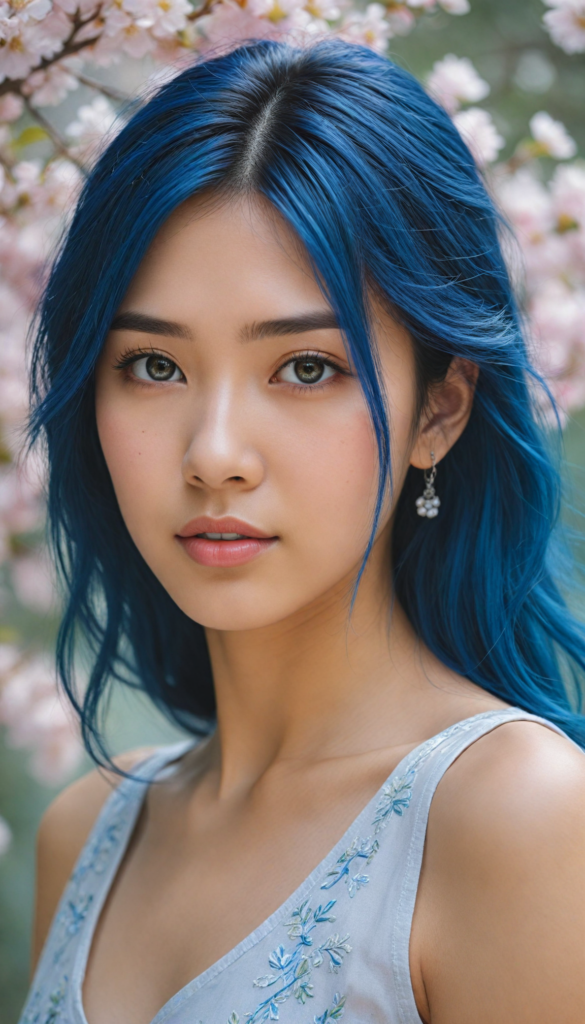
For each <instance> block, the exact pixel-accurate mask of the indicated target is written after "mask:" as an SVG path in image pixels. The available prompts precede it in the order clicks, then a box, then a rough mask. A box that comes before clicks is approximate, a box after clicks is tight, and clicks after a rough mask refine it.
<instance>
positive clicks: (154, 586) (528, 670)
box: [31, 41, 585, 760]
mask: <svg viewBox="0 0 585 1024" xmlns="http://www.w3.org/2000/svg"><path fill="white" fill-rule="evenodd" d="M204 190H206V191H207V192H209V190H212V191H214V192H215V193H216V194H217V195H218V196H222V195H225V196H226V197H230V196H233V195H238V194H250V193H254V194H259V195H261V196H263V197H265V199H266V200H268V202H269V203H271V204H272V206H273V207H274V208H275V209H276V210H277V211H278V212H279V213H280V214H281V215H282V217H284V218H285V220H286V221H287V222H288V224H289V225H291V227H292V228H293V229H294V231H295V232H296V234H297V236H298V238H299V239H300V240H301V242H302V244H303V246H304V247H305V250H306V252H307V254H308V257H309V259H310V261H311V265H312V266H313V268H314V271H315V274H316V276H317V279H318V280H319V282H320V284H321V286H322V288H323V290H324V293H325V295H326V297H327V299H328V301H329V302H330V304H331V306H332V308H333V309H334V311H335V313H336V315H337V317H338V321H339V323H340V325H342V329H343V336H344V342H345V344H346V346H347V349H348V352H349V354H350V357H351V360H352V362H353V364H354V366H355V368H356V370H357V373H358V375H359V379H360V382H361V386H362V388H363V393H364V396H365V400H366V402H367V405H368V408H369V411H370V415H371V419H372V423H373V426H374V429H375V434H376V438H377V446H378V454H379V487H378V499H377V505H376V510H375V514H374V518H373V523H372V534H371V537H370V541H369V544H368V548H367V550H366V552H365V553H364V560H365V559H366V558H367V556H368V554H369V551H370V548H371V544H372V541H373V537H374V534H375V531H376V527H377V523H378V520H379V515H380V510H381V503H382V501H383V498H384V494H385V492H386V488H387V487H388V486H389V483H390V481H391V459H390V441H389V438H390V423H389V416H390V415H391V410H390V412H389V411H388V410H387V406H386V401H385V395H384V389H383V384H382V380H381V376H380V371H379V360H378V357H377V353H376V350H375V346H374V345H373V343H372V337H371V329H370V322H369V316H368V294H371V289H374V290H375V291H376V293H377V295H378V296H380V297H381V298H382V299H383V300H384V301H385V302H386V303H387V306H388V308H389V310H391V311H392V312H393V315H394V316H395V317H396V318H397V319H398V320H399V321H400V322H401V323H402V324H403V325H404V326H405V327H406V328H407V330H408V331H409V334H410V337H411V339H412V344H413V346H414V351H415V357H416V367H417V374H418V385H419V393H420V404H421V407H422V405H423V403H424V399H425V395H426V394H427V393H428V390H429V387H431V386H432V385H433V384H434V383H436V382H438V381H440V380H442V379H443V378H444V376H445V374H446V372H447V369H448V366H449V363H450V360H451V359H452V357H453V356H461V357H464V358H465V359H468V360H472V361H473V362H474V363H476V364H477V365H478V367H479V378H478V382H477V389H476V393H475V399H474V404H473V410H472V413H471V418H470V420H469V423H468V425H467V427H466V429H465V431H464V432H463V434H462V436H461V438H460V439H459V441H458V442H457V443H456V444H455V445H454V446H453V448H452V449H451V451H449V453H448V454H447V455H446V456H445V458H444V460H443V461H442V463H441V476H440V483H441V501H442V507H441V515H440V516H439V517H438V518H436V519H434V520H427V519H421V517H419V516H417V515H416V514H415V509H414V500H415V498H416V496H417V495H418V494H419V493H420V489H421V483H422V474H421V472H420V471H418V470H416V469H414V468H412V467H411V468H410V469H409V471H408V475H407V479H406V483H405V485H404V488H403V490H402V493H401V494H400V496H399V497H398V503H397V510H396V517H395V526H394V531H393V557H392V567H390V565H389V567H388V572H389V583H390V573H391V572H392V574H393V580H392V583H393V588H394V593H395V595H396V597H397V598H398V600H399V601H400V603H401V605H402V607H403V608H404V610H405V612H406V614H407V616H408V618H409V620H410V622H411V623H412V625H413V627H414V629H415V631H416V633H417V635H418V636H419V637H420V639H421V640H422V641H423V642H424V643H425V644H426V645H427V646H428V647H429V648H430V650H431V651H433V652H434V654H436V655H437V656H438V657H439V658H440V659H441V661H442V662H444V663H445V664H446V665H448V666H449V667H450V668H452V669H454V670H455V671H456V672H459V673H461V674H462V675H463V676H466V677H467V678H469V679H471V680H473V682H475V683H477V684H479V686H481V687H483V688H484V689H485V690H487V691H489V692H490V693H492V694H494V695H495V696H497V697H499V698H502V699H504V700H505V701H508V702H510V703H512V704H514V705H517V706H519V707H522V708H524V709H525V710H527V711H530V712H533V713H535V714H539V715H543V716H545V717H547V718H549V719H550V720H551V721H553V722H555V723H557V724H558V725H559V726H561V728H563V729H564V730H565V731H566V732H567V733H568V735H569V736H571V737H573V738H574V739H575V740H576V741H577V742H580V743H581V744H583V745H585V718H584V717H583V716H582V715H581V714H580V713H579V699H580V698H579V694H580V692H581V690H580V680H581V678H582V675H583V670H584V669H585V658H584V652H585V646H584V631H583V629H582V627H581V625H580V624H579V623H578V622H576V621H575V619H573V618H572V617H571V615H570V614H569V612H568V610H567V607H566V605H565V603H564V600H563V598H562V596H561V594H560V592H559V589H558V587H557V584H556V582H555V576H554V570H555V569H557V568H558V564H559V563H558V556H557V555H556V554H555V551H554V549H553V547H552V538H553V536H554V528H555V524H556V521H557V518H558V513H559V502H560V484H559V476H558V472H557V468H556V466H555V461H554V460H553V458H552V457H551V454H550V443H549V439H548V438H547V435H546V432H545V431H544V430H543V428H542V427H541V426H540V425H539V419H538V416H537V414H536V410H535V399H534V385H535V382H538V377H537V375H536V374H535V372H534V371H533V369H532V368H531V365H530V361H529V358H528V355H527V350H526V346H525V343H524V340H523V336H522V323H521V317H520V314H519V311H518V309H517V305H516V302H515V299H514V295H513V291H512V288H511V285H510V280H509V276H508V272H507V269H506V266H505V263H504V260H503V258H502V252H501V248H500V244H499V237H498V236H499V234H500V233H501V230H505V227H503V226H502V223H501V219H500V218H499V216H498V214H497V212H496V210H495V209H494V206H493V204H492V201H491V199H490V197H489V195H488V192H487V191H486V188H485V185H484V183H483V181H482V178H481V175H480V174H479V173H478V171H477V168H476V166H475V164H474V161H473V158H472V156H471V154H470V152H469V150H468V148H467V147H466V145H465V144H464V142H463V141H462V140H461V138H460V136H459V134H458V132H457V131H456V129H455V128H454V126H453V124H452V122H451V120H450V119H449V117H448V116H447V114H446V113H445V111H444V110H442V109H441V108H440V107H439V106H438V105H437V104H436V103H435V102H433V100H432V99H431V98H430V97H429V96H428V95H427V94H426V93H425V92H424V90H423V89H422V88H421V86H420V85H419V84H418V83H417V82H416V80H415V79H414V78H413V77H412V76H411V75H409V74H408V73H406V72H405V71H404V70H402V69H400V68H399V67H397V66H396V65H395V64H393V63H392V62H390V61H388V60H386V59H385V58H383V57H380V56H378V55H376V54H374V53H372V52H371V51H369V50H368V49H366V48H363V47H359V46H354V45H350V44H346V43H342V42H340V41H327V42H323V43H318V44H316V45H313V46H312V47H310V48H297V47H293V46H290V45H287V44H284V43H280V42H279V43H277V42H266V41H262V42H253V43H249V44H246V45H243V46H241V47H239V48H237V49H235V50H233V51H232V52H230V53H228V54H224V55H221V56H218V57H215V58H213V59H208V60H204V61H198V62H196V63H194V64H193V65H192V66H190V67H189V68H188V69H187V70H184V71H183V72H182V73H180V74H178V75H177V77H175V78H174V79H172V80H171V81H169V82H168V83H167V84H165V85H164V86H163V87H162V88H161V89H160V90H159V91H158V92H157V93H156V95H155V96H154V97H153V98H151V99H150V100H149V101H148V102H147V103H145V104H144V105H143V106H142V107H141V108H138V109H136V110H135V111H134V112H133V114H132V116H131V117H130V119H129V120H128V121H127V123H125V125H124V127H123V128H122V130H121V131H120V132H119V134H118V135H117V137H116V138H115V139H114V140H113V141H112V142H111V143H110V145H109V146H108V148H107V149H106V150H105V151H104V153H103V155H102V156H101V157H100V159H99V161H98V162H97V164H96V166H95V167H94V169H93V170H92V172H91V174H90V175H89V177H88V179H87V182H86V183H85V186H84V188H83V191H82V194H81V197H80V199H79V202H78V205H77V207H76V210H75V213H74V216H73V219H72V222H71V224H70V227H69V229H68V232H67V234H66V236H65V238H64V240H63V242H62V245H61V247H60V250H59V252H58V254H57V257H56V259H55V261H54V264H53V267H52V271H51V274H50V279H49V282H48V286H47V288H46V292H45V294H44V297H43V300H42V303H41V307H40V311H39V320H38V331H37V334H36V341H35V346H34V354H33V364H32V392H33V412H32V420H31V432H32V437H33V438H38V437H39V435H42V436H43V437H44V439H45V442H46V450H47V453H48V462H49V470H50V475H49V495H48V497H49V525H50V535H51V539H52V543H53V545H54V550H55V553H56V557H57V562H58V566H59V569H60V572H61V575H62V578H63V582H64V587H65V598H66V600H65V607H64V614H63V618H62V624H61V627H60V632H59V637H58V643H57V662H58V669H59V673H60V678H61V680H62V683H63V686H64V688H65V690H66V692H67V694H68V696H69V698H70V699H71V701H72V702H73V704H74V706H75V708H76V709H77V711H78V712H79V714H80V716H81V721H82V727H83V735H84V740H85V743H86V746H87V748H88V750H89V751H90V753H91V754H92V756H94V758H96V759H97V760H104V759H106V760H107V759H108V755H107V750H106V747H105V744H104V739H103V731H102V727H101V720H102V716H101V714H100V710H101V708H102V707H103V704H104V700H103V698H104V696H105V694H106V692H107V689H108V685H109V683H110V682H111V681H112V680H114V679H118V680H121V681H123V682H124V683H126V684H127V685H130V686H135V687H138V688H140V689H142V690H144V691H145V692H146V693H147V694H148V695H149V697H150V698H151V699H152V700H153V701H154V702H155V703H156V704H157V705H158V706H159V707H160V708H162V709H163V710H164V711H165V712H166V713H167V714H168V715H170V717H171V718H172V719H173V720H174V721H175V722H177V723H179V724H180V725H181V726H182V727H184V728H186V729H187V730H189V731H190V732H192V733H201V732H204V731H205V730H208V729H209V728H210V726H211V724H212V723H213V720H214V713H215V699H214V689H213V678H212V673H211V666H210V662H209V656H208V652H207V645H206V640H205V633H204V629H203V627H202V626H201V625H199V624H198V623H196V622H193V621H192V620H191V619H190V618H188V617H187V616H186V615H185V614H184V613H183V612H182V611H181V610H180V609H179V608H178V607H177V606H176V605H175V604H174V602H173V601H172V600H171V598H170V597H169V595H168V594H167V593H166V591H165V590H164V588H163V587H162V585H161V584H160V583H159V581H158V580H157V579H156V577H155V576H154V574H153V573H152V572H151V570H150V569H149V568H148V566H147V565H146V563H145V562H144V560H143V558H142V556H141V555H140V554H139V552H138V550H137V548H136V546H135V545H134V543H133V541H132V538H131V537H130V535H129V533H128V530H127V528H126V526H125V524H124V521H123V519H122V516H121V514H120V510H119V507H118V504H117V501H116V496H115V493H114V489H113V486H112V482H111V479H110V476H109V473H108V469H107V466H106V463H105V460H104V457H103V454H102V451H101V448H100V444H99V440H98V434H97V428H96V419H95V410H94V369H95V366H96V361H97V359H98V357H99V355H100V351H101V349H102V345H103V343H104V340H105V338H106V335H107V333H108V330H109V326H110V324H111V322H112V319H113V317H114V314H115V312H116V310H117V308H118V306H119V305H120V302H121V300H122V299H123V296H124V294H125V292H126V290H127V288H128V285H129V284H130V281H131V279H132V277H133V275H134V273H135V271H136V269H137V267H138V265H139V263H140V261H141V259H142V257H143V255H144V253H145V251H146V249H147V247H148V245H149V243H150V242H151V241H152V239H153V237H154V235H155V234H156V232H157V231H158V229H159V228H160V226H161V225H162V224H163V222H164V221H165V220H166V218H167V217H168V216H169V214H170V213H171V212H172V211H173V210H174V209H175V208H176V207H177V206H178V205H179V204H180V203H182V202H183V201H184V200H186V199H188V198H189V197H191V196H194V195H197V194H198V193H201V192H203V191H204ZM362 569H363V564H362ZM81 637H83V638H84V643H85V644H89V650H90V652H91V668H90V674H89V685H88V686H87V688H86V689H85V690H84V692H83V694H80V693H79V691H78V689H77V686H76V682H75V673H74V661H75V656H76V650H77V646H78V641H79V639H80V638H81Z"/></svg>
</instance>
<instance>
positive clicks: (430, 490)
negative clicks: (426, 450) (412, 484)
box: [416, 452, 441, 519]
mask: <svg viewBox="0 0 585 1024" xmlns="http://www.w3.org/2000/svg"><path fill="white" fill-rule="evenodd" d="M431 463H432V468H431V469H430V470H428V469H425V472H424V475H425V489H424V491H423V492H422V495H421V497H420V498H417V499H416V511H417V512H418V514H419V516H426V518H427V519H434V517H435V516H438V514H439V505H440V504H441V499H440V498H437V495H436V494H435V488H434V487H433V484H434V482H435V477H436V475H437V467H436V465H435V453H434V452H431Z"/></svg>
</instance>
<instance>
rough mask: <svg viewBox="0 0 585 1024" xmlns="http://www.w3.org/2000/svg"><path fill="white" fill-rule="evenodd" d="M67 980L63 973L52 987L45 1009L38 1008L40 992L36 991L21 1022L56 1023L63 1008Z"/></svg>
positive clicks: (27, 1023)
mask: <svg viewBox="0 0 585 1024" xmlns="http://www.w3.org/2000/svg"><path fill="white" fill-rule="evenodd" d="M68 980H69V979H68V978H67V975H64V976H63V978H62V979H61V982H60V983H59V985H58V986H57V988H55V989H53V991H52V992H51V993H50V994H49V997H48V1005H47V1007H46V1009H45V1011H41V1010H39V1009H38V1005H39V1002H40V993H39V992H36V993H35V997H34V998H33V1000H32V1002H31V1004H30V1006H29V1008H28V1010H27V1012H26V1014H25V1015H24V1017H23V1019H22V1024H56V1022H57V1021H58V1020H59V1018H60V1017H61V1010H62V1009H63V1002H64V1000H65V995H66V993H67V982H68ZM43 1013H44V1015H43Z"/></svg>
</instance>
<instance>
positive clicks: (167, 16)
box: [123, 0, 193, 38]
mask: <svg viewBox="0 0 585 1024" xmlns="http://www.w3.org/2000/svg"><path fill="white" fill-rule="evenodd" d="M123 8H124V10H125V11H127V12H128V13H129V14H131V15H132V17H133V18H134V19H135V23H136V25H138V27H139V28H148V29H150V30H151V32H152V34H153V36H155V37H157V38H163V37H165V36H173V35H175V33H177V32H181V31H182V30H183V29H184V28H185V26H186V25H187V15H188V14H189V13H190V11H192V10H193V8H192V7H191V4H190V3H188V0H124V3H123Z"/></svg>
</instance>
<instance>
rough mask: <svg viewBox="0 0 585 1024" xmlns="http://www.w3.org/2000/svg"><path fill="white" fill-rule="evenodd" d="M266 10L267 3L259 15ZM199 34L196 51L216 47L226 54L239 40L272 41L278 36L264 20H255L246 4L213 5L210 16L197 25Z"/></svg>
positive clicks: (224, 2) (227, 0) (226, 1)
mask: <svg viewBox="0 0 585 1024" xmlns="http://www.w3.org/2000/svg"><path fill="white" fill-rule="evenodd" d="M268 10H270V2H267V3H266V4H264V5H263V13H265V12H267V11H268ZM198 25H199V29H200V31H201V32H202V33H203V40H202V43H201V46H200V48H201V49H202V50H204V51H205V50H206V49H208V48H209V47H213V49H214V51H215V50H216V48H218V47H219V49H220V50H221V51H223V50H226V49H229V48H231V47H232V46H234V45H235V44H237V43H239V42H241V40H243V39H276V38H277V37H278V35H279V32H278V29H277V27H276V25H274V24H273V23H272V22H271V21H269V20H268V18H266V17H259V16H258V15H257V14H256V13H255V12H254V11H252V10H251V8H250V6H249V5H248V4H247V5H246V6H245V7H240V5H239V4H238V3H236V2H235V0H222V2H221V3H218V4H215V6H214V8H213V10H212V12H211V14H209V15H206V16H205V17H204V18H202V19H201V21H200V22H199V23H198Z"/></svg>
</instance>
